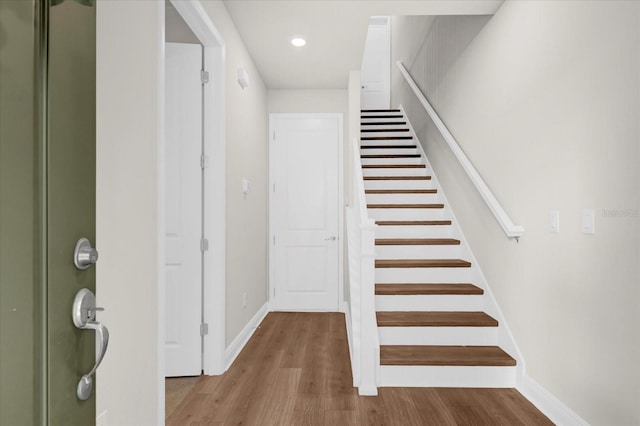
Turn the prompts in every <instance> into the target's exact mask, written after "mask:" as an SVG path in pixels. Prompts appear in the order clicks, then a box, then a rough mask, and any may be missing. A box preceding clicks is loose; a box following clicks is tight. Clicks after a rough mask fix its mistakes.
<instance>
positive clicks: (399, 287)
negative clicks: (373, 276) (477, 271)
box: [376, 283, 484, 296]
mask: <svg viewBox="0 0 640 426" xmlns="http://www.w3.org/2000/svg"><path fill="white" fill-rule="evenodd" d="M376 294H377V295H379V296H411V295H443V294H444V295H454V294H455V295H480V294H484V290H482V289H481V288H480V287H477V286H475V285H473V284H465V283H430V284H389V283H387V284H376Z"/></svg>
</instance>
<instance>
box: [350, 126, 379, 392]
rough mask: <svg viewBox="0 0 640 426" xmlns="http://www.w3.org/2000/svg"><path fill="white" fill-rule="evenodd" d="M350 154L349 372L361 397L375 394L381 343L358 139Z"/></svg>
mask: <svg viewBox="0 0 640 426" xmlns="http://www.w3.org/2000/svg"><path fill="white" fill-rule="evenodd" d="M352 150H353V151H352V152H353V163H352V167H353V169H352V172H353V179H352V185H353V188H352V189H353V198H354V200H353V202H352V203H351V206H349V207H347V239H348V256H349V287H350V311H351V330H352V335H353V336H352V343H353V345H352V362H353V365H352V370H353V377H354V383H355V384H356V386H357V387H358V393H359V394H360V395H377V394H378V370H379V364H380V342H379V339H378V328H377V320H376V309H375V230H376V227H377V225H376V224H375V221H373V220H372V219H370V218H369V216H368V214H367V202H366V198H365V193H364V178H363V174H362V165H361V160H360V147H359V143H358V140H357V139H354V140H353V143H352Z"/></svg>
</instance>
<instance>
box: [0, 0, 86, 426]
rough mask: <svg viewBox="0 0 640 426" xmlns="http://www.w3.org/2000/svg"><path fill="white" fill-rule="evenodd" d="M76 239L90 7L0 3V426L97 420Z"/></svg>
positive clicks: (81, 221)
mask: <svg viewBox="0 0 640 426" xmlns="http://www.w3.org/2000/svg"><path fill="white" fill-rule="evenodd" d="M81 237H86V238H88V239H89V240H90V241H91V242H95V7H94V5H93V2H92V1H91V0H66V1H65V0H51V1H45V0H0V262H1V263H0V424H1V425H7V426H12V425H40V424H43V425H44V424H47V425H65V426H66V425H92V424H95V392H94V393H93V394H92V396H91V397H90V398H89V399H88V400H85V401H82V400H80V399H79V398H78V397H77V395H76V387H77V384H78V381H79V380H80V378H81V377H82V375H83V374H86V373H87V372H89V370H91V368H92V366H93V364H94V359H95V350H94V347H95V335H94V332H93V331H90V330H79V329H77V328H76V327H75V326H74V324H73V322H72V319H71V311H72V303H73V300H74V297H75V294H76V293H77V291H78V290H80V289H82V288H88V289H90V290H92V291H94V292H95V268H94V267H90V268H89V269H86V270H80V269H78V268H76V267H75V265H74V262H73V251H74V247H75V244H76V241H77V240H78V239H80V238H81ZM98 320H99V316H98ZM94 387H95V386H94Z"/></svg>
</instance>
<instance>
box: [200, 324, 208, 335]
mask: <svg viewBox="0 0 640 426" xmlns="http://www.w3.org/2000/svg"><path fill="white" fill-rule="evenodd" d="M207 334H209V324H207V323H206V322H203V323H202V324H200V335H201V336H206V335H207Z"/></svg>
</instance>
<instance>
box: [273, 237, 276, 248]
mask: <svg viewBox="0 0 640 426" xmlns="http://www.w3.org/2000/svg"><path fill="white" fill-rule="evenodd" d="M273 245H274V246H275V245H276V236H275V235H274V236H273Z"/></svg>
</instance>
